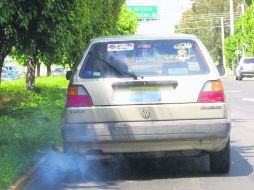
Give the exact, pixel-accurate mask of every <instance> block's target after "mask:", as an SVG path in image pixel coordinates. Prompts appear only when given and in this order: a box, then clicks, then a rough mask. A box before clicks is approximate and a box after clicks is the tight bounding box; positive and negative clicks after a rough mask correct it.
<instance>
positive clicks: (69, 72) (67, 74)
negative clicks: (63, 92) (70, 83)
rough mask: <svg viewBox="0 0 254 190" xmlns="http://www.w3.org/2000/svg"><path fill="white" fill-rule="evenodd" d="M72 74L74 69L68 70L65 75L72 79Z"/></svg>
mask: <svg viewBox="0 0 254 190" xmlns="http://www.w3.org/2000/svg"><path fill="white" fill-rule="evenodd" d="M71 75H72V71H67V72H66V75H65V78H66V79H67V80H70V79H71Z"/></svg>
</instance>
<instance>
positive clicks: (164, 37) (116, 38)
mask: <svg viewBox="0 0 254 190" xmlns="http://www.w3.org/2000/svg"><path fill="white" fill-rule="evenodd" d="M167 39H187V40H197V37H196V36H194V35H190V34H171V35H116V36H105V37H98V38H93V39H92V40H91V42H93V43H96V42H111V41H135V40H167Z"/></svg>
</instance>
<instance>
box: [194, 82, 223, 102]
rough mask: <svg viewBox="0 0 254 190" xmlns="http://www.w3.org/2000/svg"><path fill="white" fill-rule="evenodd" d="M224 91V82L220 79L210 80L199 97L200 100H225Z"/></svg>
mask: <svg viewBox="0 0 254 190" xmlns="http://www.w3.org/2000/svg"><path fill="white" fill-rule="evenodd" d="M224 101H225V98H224V92H223V87H222V83H221V81H220V80H217V81H208V82H206V84H205V85H204V87H203V89H202V90H201V92H200V94H199V98H198V102H201V103H209V102H224Z"/></svg>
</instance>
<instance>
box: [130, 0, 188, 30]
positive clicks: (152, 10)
mask: <svg viewBox="0 0 254 190" xmlns="http://www.w3.org/2000/svg"><path fill="white" fill-rule="evenodd" d="M126 4H127V6H128V8H129V9H130V10H133V11H135V12H136V13H137V14H138V15H139V17H140V19H139V21H138V28H137V32H136V33H137V34H170V33H174V32H175V25H176V24H177V23H178V22H179V21H180V18H181V14H182V13H183V11H185V10H186V9H188V8H191V3H190V1H189V0H149V1H148V0H126Z"/></svg>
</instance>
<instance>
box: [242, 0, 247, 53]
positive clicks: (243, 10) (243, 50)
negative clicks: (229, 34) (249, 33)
mask: <svg viewBox="0 0 254 190" xmlns="http://www.w3.org/2000/svg"><path fill="white" fill-rule="evenodd" d="M244 6H245V5H244V4H243V3H242V4H241V14H242V15H244V13H245V7H244ZM243 19H244V17H243ZM243 31H244V20H243V21H242V32H243ZM245 55H246V50H245V46H244V45H243V48H242V57H245Z"/></svg>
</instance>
